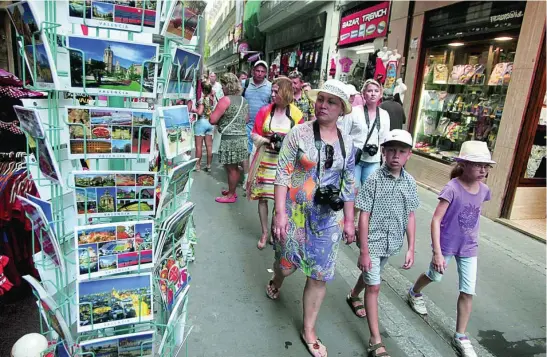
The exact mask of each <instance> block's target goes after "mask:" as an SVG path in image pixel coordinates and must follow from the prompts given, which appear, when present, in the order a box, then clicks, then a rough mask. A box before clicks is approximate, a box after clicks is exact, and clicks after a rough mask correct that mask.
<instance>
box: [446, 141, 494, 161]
mask: <svg viewBox="0 0 547 357" xmlns="http://www.w3.org/2000/svg"><path fill="white" fill-rule="evenodd" d="M454 160H456V161H469V162H481V163H485V164H495V163H496V162H495V161H494V160H492V155H491V154H490V150H488V146H487V145H486V143H485V142H484V141H478V140H470V141H466V142H464V143H463V144H462V148H461V149H460V155H458V157H455V158H454Z"/></svg>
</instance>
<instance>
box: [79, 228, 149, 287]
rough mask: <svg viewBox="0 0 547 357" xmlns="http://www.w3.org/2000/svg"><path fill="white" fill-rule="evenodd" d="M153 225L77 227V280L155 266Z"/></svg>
mask: <svg viewBox="0 0 547 357" xmlns="http://www.w3.org/2000/svg"><path fill="white" fill-rule="evenodd" d="M154 237H155V235H154V222H153V221H131V222H119V223H105V224H94V225H88V226H78V227H76V228H75V230H74V238H75V239H74V242H75V243H74V244H75V248H76V251H77V252H78V259H76V265H77V267H78V269H77V271H78V272H79V273H78V274H79V275H78V279H79V280H87V279H92V278H97V277H101V276H105V275H112V274H118V273H123V272H128V271H133V270H141V269H149V268H152V267H153V266H154Z"/></svg>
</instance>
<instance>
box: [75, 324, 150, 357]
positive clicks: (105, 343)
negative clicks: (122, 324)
mask: <svg viewBox="0 0 547 357" xmlns="http://www.w3.org/2000/svg"><path fill="white" fill-rule="evenodd" d="M153 343H154V331H152V330H150V331H145V332H139V333H132V334H127V335H118V336H112V337H105V338H98V339H95V340H89V341H85V342H81V343H80V351H79V352H80V354H81V355H90V356H91V354H93V355H94V356H97V357H99V356H116V357H152V356H153Z"/></svg>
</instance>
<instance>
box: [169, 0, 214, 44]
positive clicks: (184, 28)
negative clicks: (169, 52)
mask: <svg viewBox="0 0 547 357" xmlns="http://www.w3.org/2000/svg"><path fill="white" fill-rule="evenodd" d="M206 6H207V3H206V2H205V1H199V0H196V1H173V2H172V4H171V9H170V11H169V13H168V18H169V21H166V22H165V23H164V25H163V29H162V36H167V37H176V38H181V37H184V39H185V40H186V41H187V42H190V41H191V40H192V36H194V33H195V31H196V28H197V25H198V18H199V16H200V15H201V14H203V11H204V10H205V7H206ZM183 14H184V20H183Z"/></svg>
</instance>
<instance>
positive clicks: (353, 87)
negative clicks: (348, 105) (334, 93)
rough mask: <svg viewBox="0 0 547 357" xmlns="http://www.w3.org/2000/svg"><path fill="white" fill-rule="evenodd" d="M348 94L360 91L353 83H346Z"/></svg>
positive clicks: (355, 93)
mask: <svg viewBox="0 0 547 357" xmlns="http://www.w3.org/2000/svg"><path fill="white" fill-rule="evenodd" d="M346 87H347V92H348V95H357V94H359V91H358V90H357V89H356V88H355V86H354V85H353V84H348V85H346Z"/></svg>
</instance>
